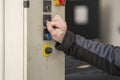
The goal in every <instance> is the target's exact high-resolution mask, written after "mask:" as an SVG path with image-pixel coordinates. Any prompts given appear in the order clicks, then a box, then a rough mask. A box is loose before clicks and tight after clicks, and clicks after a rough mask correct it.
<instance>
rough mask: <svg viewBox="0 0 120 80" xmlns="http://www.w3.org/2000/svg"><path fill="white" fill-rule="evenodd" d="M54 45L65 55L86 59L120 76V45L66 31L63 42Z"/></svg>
mask: <svg viewBox="0 0 120 80" xmlns="http://www.w3.org/2000/svg"><path fill="white" fill-rule="evenodd" d="M55 47H56V48H57V49H58V50H61V51H63V52H64V53H65V54H66V55H69V56H73V57H74V58H76V59H80V60H83V61H86V62H87V63H89V64H92V65H93V66H96V67H98V68H100V69H102V70H104V71H105V72H108V73H109V74H112V75H118V76H120V47H118V46H112V45H108V44H103V43H100V42H95V41H92V40H88V39H85V38H83V37H82V36H80V35H74V34H73V33H72V32H70V31H67V33H66V35H65V37H64V40H63V42H62V43H61V44H60V43H56V45H55Z"/></svg>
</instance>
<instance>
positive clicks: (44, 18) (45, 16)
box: [43, 14, 51, 26]
mask: <svg viewBox="0 0 120 80" xmlns="http://www.w3.org/2000/svg"><path fill="white" fill-rule="evenodd" d="M47 21H51V15H50V14H47V15H43V25H44V26H46V22H47Z"/></svg>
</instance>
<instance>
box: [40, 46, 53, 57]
mask: <svg viewBox="0 0 120 80" xmlns="http://www.w3.org/2000/svg"><path fill="white" fill-rule="evenodd" d="M51 53H52V48H51V46H50V45H49V44H44V45H43V48H42V54H43V56H44V57H49V56H50V55H51Z"/></svg>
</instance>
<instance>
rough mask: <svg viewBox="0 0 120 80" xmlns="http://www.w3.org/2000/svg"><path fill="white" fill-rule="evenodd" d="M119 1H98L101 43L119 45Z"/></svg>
mask: <svg viewBox="0 0 120 80" xmlns="http://www.w3.org/2000/svg"><path fill="white" fill-rule="evenodd" d="M119 4H120V0H100V12H101V13H100V18H101V19H100V26H101V27H100V28H101V37H102V40H103V42H105V43H110V44H113V45H120V44H119V43H120V32H119V30H118V29H119V27H120V15H119V14H120V9H119V8H120V5H119Z"/></svg>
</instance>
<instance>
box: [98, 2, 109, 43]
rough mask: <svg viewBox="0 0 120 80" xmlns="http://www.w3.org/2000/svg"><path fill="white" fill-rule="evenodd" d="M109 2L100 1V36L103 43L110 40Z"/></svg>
mask: <svg viewBox="0 0 120 80" xmlns="http://www.w3.org/2000/svg"><path fill="white" fill-rule="evenodd" d="M110 10H111V0H100V31H101V32H100V34H101V38H102V40H103V42H105V43H108V41H109V40H110V33H109V32H110V12H111V11H110Z"/></svg>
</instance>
